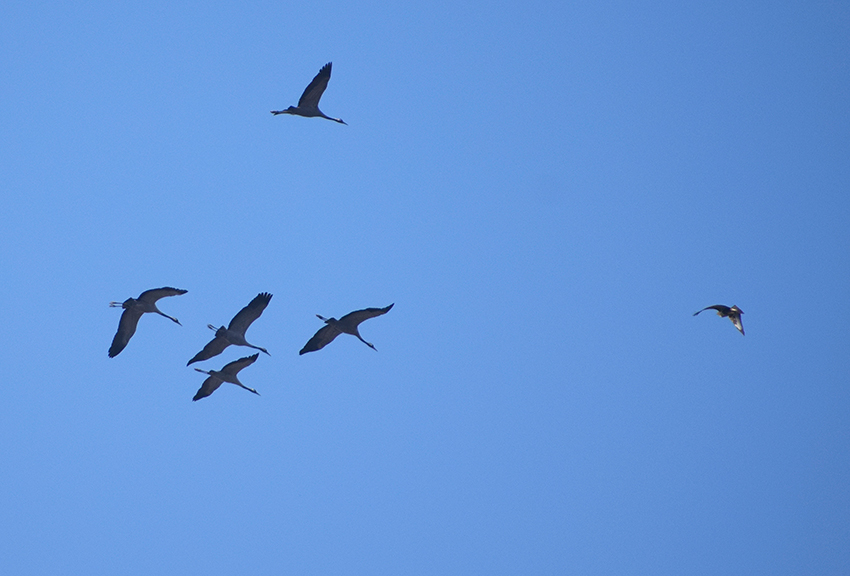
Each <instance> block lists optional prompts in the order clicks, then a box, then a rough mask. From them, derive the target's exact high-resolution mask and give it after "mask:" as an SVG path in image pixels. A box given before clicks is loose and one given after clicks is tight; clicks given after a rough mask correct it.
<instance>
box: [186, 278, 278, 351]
mask: <svg viewBox="0 0 850 576" xmlns="http://www.w3.org/2000/svg"><path fill="white" fill-rule="evenodd" d="M271 299H272V295H271V294H269V293H268V292H262V293H260V294H258V295H257V297H256V298H254V299H253V300H251V302H250V303H249V304H248V305H247V306H245V307H244V308H243V309H242V310H240V311H239V313H238V314H237V315H236V316H234V317H233V320H231V321H230V325H229V326H228V327H227V328H225V327H224V326H221V327H220V328H216V327H215V326H213V325H212V324H207V328H209V329H210V330H215V338H213V339H212V340H210V342H209V343H208V344H207V345H206V346H204V349H203V350H201V351H200V352H198V353H197V354H195V357H194V358H192V359H191V360H189V362H188V363H187V364H186V366H188V365H189V364H192V363H193V362H200V361H201V360H207V359H208V358H212V357H213V356H218V355H219V354H221V353H222V352H223V351H224V349H225V348H227V347H228V346H230V345H231V344H234V345H236V346H247V347H249V348H253V349H255V350H259V351H260V352H265V353H266V354H269V352H268V350H266V349H265V348H260V347H259V346H254V345H253V344H249V343H248V342H247V341H246V340H245V331H246V330H247V329H248V326H250V325H251V323H252V322H253V321H254V320H256V319H257V318H259V317H260V314H262V313H263V310H265V309H266V306H268V305H269V300H271ZM269 356H271V354H269Z"/></svg>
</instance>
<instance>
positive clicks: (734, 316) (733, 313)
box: [694, 304, 744, 335]
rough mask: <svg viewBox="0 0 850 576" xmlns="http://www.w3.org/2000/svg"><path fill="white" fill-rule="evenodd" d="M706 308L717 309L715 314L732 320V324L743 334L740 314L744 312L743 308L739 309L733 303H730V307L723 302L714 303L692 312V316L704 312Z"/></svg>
mask: <svg viewBox="0 0 850 576" xmlns="http://www.w3.org/2000/svg"><path fill="white" fill-rule="evenodd" d="M708 309H711V310H717V315H718V316H720V317H721V318H726V317H728V318H729V320H731V321H732V324H734V325H735V328H737V329H738V330H739V331H740V332H741V334H742V335H743V334H744V325H743V324H742V323H741V314H743V313H744V311H743V310H741V309H740V308H738V307H737V306H735V305H732V307H731V308H729V307H728V306H724V305H723V304H715V305H714V306H706V307H705V308H703V309H702V310H700V311H699V312H694V316H696V315H697V314H699V313H700V312H705V311H706V310H708Z"/></svg>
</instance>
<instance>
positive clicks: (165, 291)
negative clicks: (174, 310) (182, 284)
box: [137, 286, 187, 302]
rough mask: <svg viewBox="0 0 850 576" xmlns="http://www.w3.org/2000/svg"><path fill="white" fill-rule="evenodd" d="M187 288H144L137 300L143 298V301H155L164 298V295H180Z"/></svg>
mask: <svg viewBox="0 0 850 576" xmlns="http://www.w3.org/2000/svg"><path fill="white" fill-rule="evenodd" d="M186 292H187V290H180V289H179V288H171V287H169V286H166V287H165V288H154V289H152V290H145V291H144V292H142V293H141V294H139V297H138V298H137V300H144V301H145V302H156V301H157V300H159V299H160V298H165V297H166V296H180V295H181V294H185V293H186Z"/></svg>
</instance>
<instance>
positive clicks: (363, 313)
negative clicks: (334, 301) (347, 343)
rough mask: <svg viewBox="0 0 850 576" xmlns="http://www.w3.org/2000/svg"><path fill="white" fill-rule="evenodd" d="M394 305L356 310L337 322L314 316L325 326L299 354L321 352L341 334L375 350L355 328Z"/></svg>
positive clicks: (384, 312) (333, 319)
mask: <svg viewBox="0 0 850 576" xmlns="http://www.w3.org/2000/svg"><path fill="white" fill-rule="evenodd" d="M394 305H395V304H390V305H389V306H387V307H386V308H366V309H365V310H356V311H355V312H351V313H349V314H346V315H345V316H343V317H342V318H340V319H339V320H337V319H336V318H325V317H323V316H319V315H318V314H316V316H317V317H318V318H319V320H324V322H325V326H324V327H323V328H321V329H319V331H318V332H316V334H315V335H314V336H313V337H312V338H310V341H309V342H307V344H305V345H304V348H302V349H301V352H299V354H306V353H307V352H314V351H316V350H321V349H322V348H324V347H325V346H327V345H328V344H330V343H331V342H333V339H334V338H336V337H337V336H339V335H340V334H342V333H345V334H351V335H352V336H357V338H359V339H360V341H361V342H363V343H364V344H366V346H368V347H369V348H371V349H372V350H377V348H375V346H374V345H373V344H372V343H371V342H366V341H365V340H364V339H363V337H362V336H360V331H359V330H358V329H357V326H358V325H359V324H360V323H361V322H363V321H364V320H368V319H369V318H374V317H375V316H380V315H382V314H386V313H387V312H389V311H390V309H391V308H392V307H393V306H394Z"/></svg>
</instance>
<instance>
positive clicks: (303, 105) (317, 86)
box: [272, 62, 347, 126]
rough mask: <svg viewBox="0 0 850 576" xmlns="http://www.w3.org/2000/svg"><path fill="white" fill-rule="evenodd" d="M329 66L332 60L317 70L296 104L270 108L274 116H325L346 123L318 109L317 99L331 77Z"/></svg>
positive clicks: (331, 64) (323, 91)
mask: <svg viewBox="0 0 850 576" xmlns="http://www.w3.org/2000/svg"><path fill="white" fill-rule="evenodd" d="M331 66H333V62H328V63H327V64H325V65H324V66H322V69H321V70H319V73H318V74H316V77H315V78H313V81H312V82H310V84H308V85H307V87H306V88H305V89H304V93H303V94H302V95H301V98H300V99H299V100H298V106H290V107H289V108H287V109H286V110H272V114H274V115H275V116H277V115H278V114H292V115H293V116H304V117H306V118H316V117H319V118H327V119H328V120H333V121H334V122H339V123H340V124H346V123H345V122H343V121H342V119H340V118H331V117H330V116H325V113H324V112H322V111H321V110H319V100H320V99H321V98H322V94H324V93H325V88H327V87H328V81H329V80H330V79H331ZM346 126H347V124H346Z"/></svg>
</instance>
